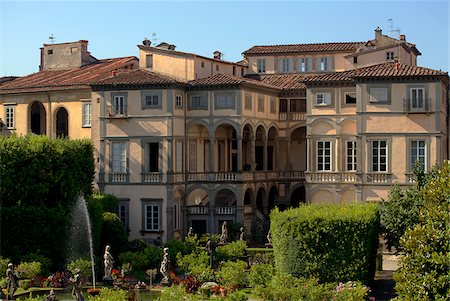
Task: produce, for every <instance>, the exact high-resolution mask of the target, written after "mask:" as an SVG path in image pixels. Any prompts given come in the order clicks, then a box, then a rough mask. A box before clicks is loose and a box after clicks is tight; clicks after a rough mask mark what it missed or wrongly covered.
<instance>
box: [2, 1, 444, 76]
mask: <svg viewBox="0 0 450 301" xmlns="http://www.w3.org/2000/svg"><path fill="white" fill-rule="evenodd" d="M449 9H450V8H449V2H448V1H447V0H446V1H397V2H392V1H389V2H387V1H346V2H343V1H314V2H312V1H288V2H281V1H277V2H274V1H245V2H244V1H224V2H221V1H210V2H207V1H196V2H191V1H164V2H159V1H158V2H157V1H96V2H94V1H76V2H69V1H50V2H42V1H5V0H0V76H7V75H18V76H21V75H26V74H29V73H32V72H36V71H38V66H39V48H40V47H42V44H44V43H49V39H48V37H49V36H50V35H51V34H53V35H54V37H55V38H56V43H62V42H69V41H77V40H81V39H85V40H88V41H89V51H90V52H91V54H92V55H93V56H95V57H97V58H109V57H121V56H130V55H134V56H138V48H137V47H136V45H137V44H141V42H142V40H143V39H144V38H145V37H148V38H152V33H156V37H157V38H158V39H159V40H158V42H162V41H165V42H169V43H171V44H175V45H176V46H177V50H180V51H186V52H194V53H198V54H201V55H205V56H212V53H213V51H215V50H219V51H221V52H223V53H224V59H225V60H229V61H238V60H240V59H241V58H242V55H241V53H242V52H243V51H244V50H246V49H248V48H250V47H251V46H253V45H271V44H296V43H317V42H347V41H367V40H369V39H372V38H373V37H374V29H375V28H376V27H377V26H380V28H382V29H383V33H385V34H390V32H389V30H390V25H389V22H388V19H393V28H394V29H397V28H399V29H400V31H401V33H402V34H405V35H406V39H407V41H409V42H412V43H415V44H416V45H417V48H418V49H419V50H420V51H421V52H422V56H420V57H419V60H418V64H419V65H420V66H425V67H429V68H433V69H441V70H443V71H448V70H449V49H450V47H449V14H450V10H449Z"/></svg>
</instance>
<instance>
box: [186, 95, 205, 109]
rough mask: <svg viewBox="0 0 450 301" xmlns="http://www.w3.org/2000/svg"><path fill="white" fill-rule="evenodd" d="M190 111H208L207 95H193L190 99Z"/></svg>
mask: <svg viewBox="0 0 450 301" xmlns="http://www.w3.org/2000/svg"><path fill="white" fill-rule="evenodd" d="M189 100H190V101H189V109H191V110H207V109H208V103H207V97H206V95H192V96H191V97H190V99H189Z"/></svg>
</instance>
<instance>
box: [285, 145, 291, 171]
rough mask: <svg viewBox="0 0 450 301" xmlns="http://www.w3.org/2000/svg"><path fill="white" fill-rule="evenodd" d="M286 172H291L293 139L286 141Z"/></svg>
mask: <svg viewBox="0 0 450 301" xmlns="http://www.w3.org/2000/svg"><path fill="white" fill-rule="evenodd" d="M286 170H291V139H290V138H287V139H286Z"/></svg>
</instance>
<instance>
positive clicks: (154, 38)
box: [151, 32, 159, 44]
mask: <svg viewBox="0 0 450 301" xmlns="http://www.w3.org/2000/svg"><path fill="white" fill-rule="evenodd" d="M151 41H152V43H153V44H156V41H159V39H158V38H157V37H156V32H153V33H152V39H151Z"/></svg>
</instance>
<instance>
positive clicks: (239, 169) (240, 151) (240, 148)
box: [237, 136, 243, 173]
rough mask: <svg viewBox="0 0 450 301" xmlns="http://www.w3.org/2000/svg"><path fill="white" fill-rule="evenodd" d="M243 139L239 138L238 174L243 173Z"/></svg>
mask: <svg viewBox="0 0 450 301" xmlns="http://www.w3.org/2000/svg"><path fill="white" fill-rule="evenodd" d="M242 157H243V156H242V137H239V136H238V137H237V172H239V173H241V172H242Z"/></svg>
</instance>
